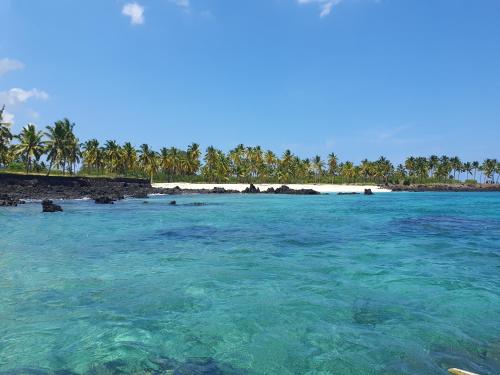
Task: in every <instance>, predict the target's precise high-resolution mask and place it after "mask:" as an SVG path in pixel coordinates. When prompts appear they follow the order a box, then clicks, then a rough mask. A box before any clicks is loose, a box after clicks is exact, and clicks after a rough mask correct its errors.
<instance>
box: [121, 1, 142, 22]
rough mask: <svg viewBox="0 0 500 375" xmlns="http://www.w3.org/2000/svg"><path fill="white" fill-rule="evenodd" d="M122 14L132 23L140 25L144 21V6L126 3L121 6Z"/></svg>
mask: <svg viewBox="0 0 500 375" xmlns="http://www.w3.org/2000/svg"><path fill="white" fill-rule="evenodd" d="M122 14H123V15H124V16H127V17H130V23H131V24H132V25H142V24H143V23H144V7H143V6H141V5H139V4H138V3H127V4H125V5H124V6H123V9H122Z"/></svg>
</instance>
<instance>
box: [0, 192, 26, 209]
mask: <svg viewBox="0 0 500 375" xmlns="http://www.w3.org/2000/svg"><path fill="white" fill-rule="evenodd" d="M23 203H25V202H24V201H23V200H20V199H16V198H12V197H10V196H8V195H5V194H2V195H0V207H16V206H17V205H18V204H23Z"/></svg>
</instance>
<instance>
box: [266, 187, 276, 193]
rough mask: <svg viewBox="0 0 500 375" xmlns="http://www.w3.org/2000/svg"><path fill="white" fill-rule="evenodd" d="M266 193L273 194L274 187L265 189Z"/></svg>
mask: <svg viewBox="0 0 500 375" xmlns="http://www.w3.org/2000/svg"><path fill="white" fill-rule="evenodd" d="M265 193H266V194H274V188H273V187H270V188H268V189H267V190H266V191H265Z"/></svg>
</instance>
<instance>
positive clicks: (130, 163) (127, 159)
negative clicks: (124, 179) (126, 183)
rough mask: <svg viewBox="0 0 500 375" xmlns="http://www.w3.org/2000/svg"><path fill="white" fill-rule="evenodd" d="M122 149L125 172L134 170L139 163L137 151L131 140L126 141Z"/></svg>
mask: <svg viewBox="0 0 500 375" xmlns="http://www.w3.org/2000/svg"><path fill="white" fill-rule="evenodd" d="M121 151H122V167H123V170H124V171H125V173H129V172H131V171H133V170H134V169H135V167H136V163H137V151H136V150H135V148H134V146H132V144H131V143H130V142H125V143H124V144H123V147H122V149H121Z"/></svg>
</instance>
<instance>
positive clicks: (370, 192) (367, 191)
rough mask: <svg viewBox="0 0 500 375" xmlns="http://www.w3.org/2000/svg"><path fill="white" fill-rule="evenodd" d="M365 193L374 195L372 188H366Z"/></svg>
mask: <svg viewBox="0 0 500 375" xmlns="http://www.w3.org/2000/svg"><path fill="white" fill-rule="evenodd" d="M364 194H365V195H373V191H372V189H365V193H364Z"/></svg>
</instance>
